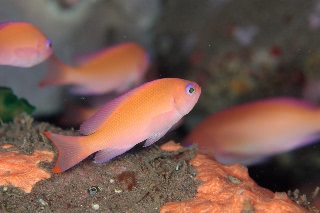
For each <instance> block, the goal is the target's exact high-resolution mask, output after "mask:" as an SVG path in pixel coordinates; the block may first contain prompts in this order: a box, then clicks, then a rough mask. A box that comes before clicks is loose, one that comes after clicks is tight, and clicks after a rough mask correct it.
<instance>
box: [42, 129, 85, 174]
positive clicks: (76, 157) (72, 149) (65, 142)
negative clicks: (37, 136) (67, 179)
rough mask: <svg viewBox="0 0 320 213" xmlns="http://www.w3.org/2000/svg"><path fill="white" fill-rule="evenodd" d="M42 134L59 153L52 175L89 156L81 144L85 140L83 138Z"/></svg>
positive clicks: (83, 144) (48, 133)
mask: <svg viewBox="0 0 320 213" xmlns="http://www.w3.org/2000/svg"><path fill="white" fill-rule="evenodd" d="M44 134H45V135H46V136H47V137H48V138H49V139H50V140H51V141H52V142H53V143H54V145H55V146H56V147H57V148H58V151H59V155H58V159H57V162H56V165H55V166H54V168H53V170H52V172H54V173H60V172H63V171H65V170H67V169H69V168H71V167H73V166H74V165H76V164H77V163H79V162H80V161H82V160H83V159H85V158H86V157H88V156H89V155H90V154H91V153H90V152H89V149H88V148H86V147H85V144H86V143H83V141H84V138H85V137H83V136H65V135H58V134H54V133H51V132H44Z"/></svg>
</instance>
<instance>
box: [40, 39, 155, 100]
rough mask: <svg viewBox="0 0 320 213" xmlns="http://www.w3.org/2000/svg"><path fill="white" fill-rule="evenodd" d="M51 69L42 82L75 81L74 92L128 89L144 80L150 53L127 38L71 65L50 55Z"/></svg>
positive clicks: (101, 92)
mask: <svg viewBox="0 0 320 213" xmlns="http://www.w3.org/2000/svg"><path fill="white" fill-rule="evenodd" d="M49 63H50V64H49V70H48V72H47V75H46V77H45V79H44V80H43V81H41V82H40V84H39V86H41V87H43V86H48V85H76V87H73V88H72V92H73V93H76V94H82V95H95V94H103V93H107V92H112V91H116V92H118V93H122V92H125V91H126V90H128V89H130V87H132V86H133V85H138V84H139V83H141V82H142V79H143V76H144V74H145V72H146V71H147V68H148V66H149V59H148V54H147V53H146V51H145V50H144V49H143V48H142V47H141V46H139V45H138V44H136V43H133V42H128V43H123V44H120V45H115V46H113V47H110V48H106V49H103V50H100V51H98V52H95V53H91V54H89V55H86V56H82V57H81V60H80V64H79V65H78V66H76V67H71V66H68V65H66V64H64V63H63V62H61V61H60V60H58V59H57V58H56V57H51V58H50V59H49Z"/></svg>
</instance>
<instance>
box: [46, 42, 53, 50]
mask: <svg viewBox="0 0 320 213" xmlns="http://www.w3.org/2000/svg"><path fill="white" fill-rule="evenodd" d="M46 46H47V47H48V48H52V43H51V41H50V40H47V41H46Z"/></svg>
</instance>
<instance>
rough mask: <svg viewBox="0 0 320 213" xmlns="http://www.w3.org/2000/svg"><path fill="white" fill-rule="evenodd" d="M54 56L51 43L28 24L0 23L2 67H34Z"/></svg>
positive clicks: (0, 57)
mask: <svg viewBox="0 0 320 213" xmlns="http://www.w3.org/2000/svg"><path fill="white" fill-rule="evenodd" d="M51 54H52V44H51V41H50V40H49V39H48V38H47V37H46V36H45V35H44V34H43V33H42V32H41V31H40V30H39V29H38V28H37V27H35V26H34V25H32V24H29V23H26V22H2V23H0V65H9V66H16V67H32V66H35V65H37V64H39V63H41V62H43V61H45V60H46V59H47V58H48V57H49V56H50V55H51Z"/></svg>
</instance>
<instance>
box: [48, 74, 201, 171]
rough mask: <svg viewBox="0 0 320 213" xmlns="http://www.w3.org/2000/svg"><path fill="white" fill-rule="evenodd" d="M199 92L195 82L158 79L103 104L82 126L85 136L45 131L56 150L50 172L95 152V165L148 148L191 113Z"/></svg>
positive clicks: (77, 161)
mask: <svg viewBox="0 0 320 213" xmlns="http://www.w3.org/2000/svg"><path fill="white" fill-rule="evenodd" d="M200 93H201V88H200V87H199V85H198V84H196V83H194V82H191V81H187V80H183V79H178V78H164V79H158V80H155V81H151V82H148V83H145V84H143V85H141V86H140V87H137V88H135V89H133V90H131V91H129V92H127V93H125V94H124V95H122V96H120V97H118V98H116V99H114V100H112V101H110V102H109V103H107V104H106V105H104V106H103V107H102V108H101V109H99V110H98V111H97V112H96V113H95V114H94V115H92V116H91V117H90V118H89V119H88V120H87V121H85V122H84V123H83V124H82V125H81V127H80V132H81V133H82V134H83V135H85V136H64V135H58V134H53V133H50V132H44V134H45V135H46V136H47V137H48V138H49V139H50V140H51V141H52V142H53V143H54V144H55V145H56V147H57V148H58V150H59V156H58V160H57V162H56V165H55V167H54V169H53V172H55V173H59V172H63V171H65V170H67V169H69V168H71V167H72V166H74V165H75V164H77V163H79V162H80V161H82V160H83V159H84V158H86V157H87V156H89V155H90V154H92V153H94V152H97V151H98V152H97V154H96V155H95V162H96V163H103V162H106V161H108V160H111V159H112V158H114V157H116V156H118V155H121V154H123V153H125V152H126V151H128V150H129V149H131V148H132V147H133V146H135V145H136V144H138V143H140V142H142V141H144V140H146V142H145V144H144V146H145V147H146V146H150V145H151V144H153V143H154V142H156V141H158V140H159V139H160V138H161V137H162V136H164V135H165V134H166V132H167V131H168V130H169V129H170V128H171V127H172V126H173V125H174V124H175V123H177V122H178V121H179V120H180V119H181V118H182V117H183V116H184V115H186V114H188V113H189V112H190V111H191V109H192V108H193V107H194V105H195V104H196V103H197V101H198V98H199V96H200Z"/></svg>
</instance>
